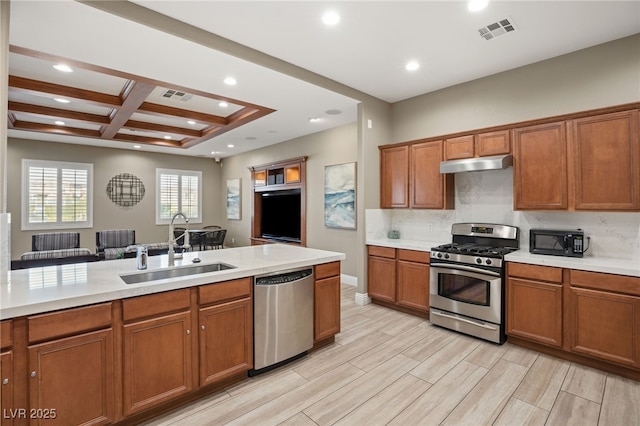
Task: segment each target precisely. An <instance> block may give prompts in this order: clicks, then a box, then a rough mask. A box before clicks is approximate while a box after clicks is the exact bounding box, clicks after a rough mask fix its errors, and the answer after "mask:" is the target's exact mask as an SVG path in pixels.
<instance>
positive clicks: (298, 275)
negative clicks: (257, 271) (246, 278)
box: [255, 268, 313, 285]
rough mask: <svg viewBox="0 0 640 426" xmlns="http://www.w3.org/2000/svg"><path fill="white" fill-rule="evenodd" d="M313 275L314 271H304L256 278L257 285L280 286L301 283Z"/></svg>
mask: <svg viewBox="0 0 640 426" xmlns="http://www.w3.org/2000/svg"><path fill="white" fill-rule="evenodd" d="M311 275H313V269H311V268H309V269H304V270H301V271H294V272H286V273H283V274H276V275H267V276H263V277H256V281H255V283H256V285H278V284H287V283H291V282H294V281H300V280H302V279H304V278H307V277H309V276H311Z"/></svg>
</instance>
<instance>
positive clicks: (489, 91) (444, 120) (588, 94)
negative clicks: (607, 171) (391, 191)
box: [392, 35, 640, 142]
mask: <svg viewBox="0 0 640 426" xmlns="http://www.w3.org/2000/svg"><path fill="white" fill-rule="evenodd" d="M639 100H640V35H635V36H631V37H626V38H623V39H620V40H617V41H613V42H610V43H605V44H602V45H598V46H595V47H591V48H588V49H584V50H580V51H577V52H574V53H570V54H567V55H563V56H559V57H557V58H553V59H549V60H546V61H542V62H538V63H535V64H531V65H527V66H525V67H521V68H516V69H514V70H511V71H506V72H503V73H500V74H495V75H493V76H489V77H486V78H482V79H478V80H474V81H471V82H468V83H465V84H460V85H458V86H454V87H450V88H447V89H443V90H439V91H437V92H433V93H429V94H426V95H422V96H418V97H415V98H411V99H408V100H405V101H402V102H398V103H395V104H393V106H392V122H393V129H392V132H393V135H392V139H393V142H404V141H409V140H414V139H420V138H426V137H430V136H439V135H445V134H448V133H455V132H462V131H465V130H474V129H480V128H483V127H490V126H496V125H502V124H508V123H516V122H519V121H524V120H531V119H536V118H543V117H549V116H553V115H559V114H565V113H572V112H577V111H583V110H589V109H596V108H601V107H608V106H613V105H619V104H626V103H630V102H637V101H639Z"/></svg>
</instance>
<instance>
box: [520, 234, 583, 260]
mask: <svg viewBox="0 0 640 426" xmlns="http://www.w3.org/2000/svg"><path fill="white" fill-rule="evenodd" d="M529 251H530V252H531V253H535V254H549V255H552V256H568V257H582V255H583V254H584V232H583V231H582V229H574V230H559V229H531V230H529Z"/></svg>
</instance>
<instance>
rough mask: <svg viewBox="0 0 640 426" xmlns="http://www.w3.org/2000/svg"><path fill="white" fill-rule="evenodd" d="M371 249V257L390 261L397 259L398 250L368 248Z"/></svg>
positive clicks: (377, 247) (378, 247)
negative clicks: (384, 258) (385, 258)
mask: <svg viewBox="0 0 640 426" xmlns="http://www.w3.org/2000/svg"><path fill="white" fill-rule="evenodd" d="M367 247H368V249H369V256H377V257H388V258H390V259H395V258H396V249H394V248H390V247H380V246H367Z"/></svg>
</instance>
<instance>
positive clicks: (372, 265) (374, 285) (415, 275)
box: [367, 246, 429, 316]
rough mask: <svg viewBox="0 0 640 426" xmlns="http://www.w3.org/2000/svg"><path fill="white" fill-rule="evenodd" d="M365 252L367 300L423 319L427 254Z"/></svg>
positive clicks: (386, 249)
mask: <svg viewBox="0 0 640 426" xmlns="http://www.w3.org/2000/svg"><path fill="white" fill-rule="evenodd" d="M367 248H368V253H369V256H368V272H367V274H368V289H367V292H368V295H369V297H371V299H372V300H374V301H375V302H378V303H381V304H384V306H387V307H392V308H397V309H399V310H403V311H405V312H409V313H412V314H417V315H420V316H425V314H426V313H427V312H429V252H423V251H416V250H404V249H397V250H396V249H394V248H389V247H379V246H367Z"/></svg>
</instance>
